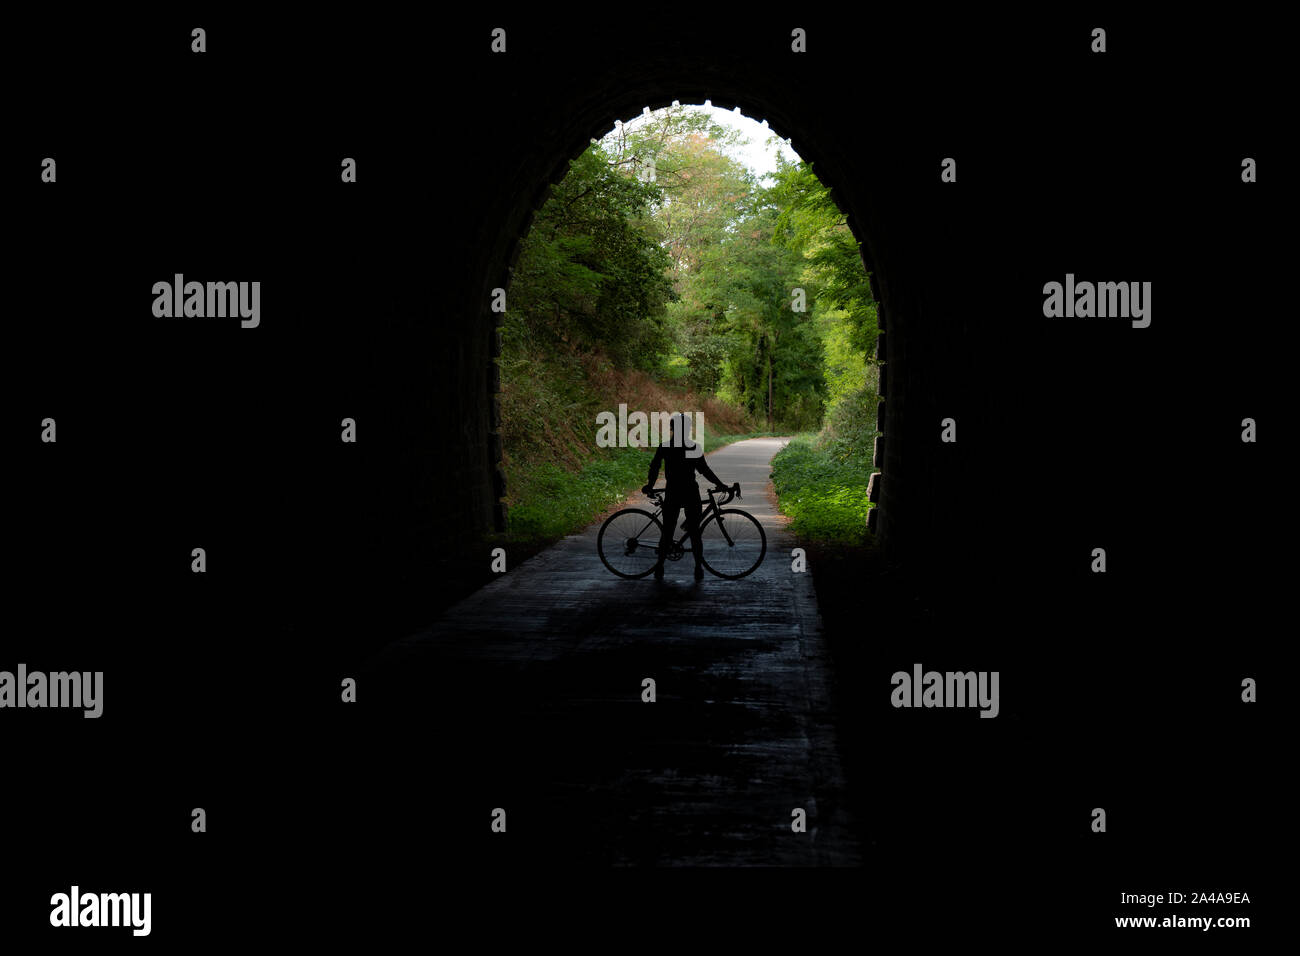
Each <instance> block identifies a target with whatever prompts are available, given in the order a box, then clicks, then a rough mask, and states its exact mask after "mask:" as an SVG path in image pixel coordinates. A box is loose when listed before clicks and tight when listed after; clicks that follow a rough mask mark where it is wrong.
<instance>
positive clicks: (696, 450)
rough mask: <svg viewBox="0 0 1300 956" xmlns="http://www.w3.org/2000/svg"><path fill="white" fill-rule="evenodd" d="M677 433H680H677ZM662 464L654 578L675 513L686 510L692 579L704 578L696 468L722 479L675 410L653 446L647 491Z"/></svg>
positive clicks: (717, 482)
mask: <svg viewBox="0 0 1300 956" xmlns="http://www.w3.org/2000/svg"><path fill="white" fill-rule="evenodd" d="M678 436H680V437H678ZM660 464H662V465H663V466H664V477H665V479H666V481H667V489H666V491H667V494H665V495H664V513H663V522H664V531H663V536H662V537H661V538H660V541H659V559H658V561H656V562H655V580H657V581H662V580H663V579H664V558H665V556H666V555H667V554H668V549H669V548H670V547H671V546H672V539H673V532H675V531H676V530H677V516H678V514H679V513H680V512H681V511H683V510H684V511H685V512H686V531H687V533H688V534H689V535H690V536H691V554H692V555H694V556H695V580H697V581H700V580H703V578H704V565H703V564H701V563H700V489H699V487H698V486H697V485H696V484H695V472H696V471H697V470H698V471H699V472H700V474H702V475H703V476H704V477H705V478H707V479H709V480H710V481H711V482H713V484H714V487H715V488H718V489H719V490H723V481H722V479H721V478H719V477H718V476H717V475H715V474H714V473H713V469H712V468H710V467H709V465H708V462H706V461H705V460H704V450H703V449H702V448H700V446H699V445H698V444H696V443H695V442H694V441H692V440H691V419H690V416H689V415H686V414H683V413H681V412H678V413H677V414H675V415H671V416H669V418H668V441H666V442H664V443H663V444H662V445H660V446H659V447H658V448H657V449H656V450H655V456H654V458H653V459H652V460H651V462H650V478H649V480H648V481H646V484H645V487H644V488H642V489H641V490H642V491H644V492H645V493H646V494H649V493H650V492H651V490H653V488H654V483H655V481H656V480H657V479H658V478H659V466H660Z"/></svg>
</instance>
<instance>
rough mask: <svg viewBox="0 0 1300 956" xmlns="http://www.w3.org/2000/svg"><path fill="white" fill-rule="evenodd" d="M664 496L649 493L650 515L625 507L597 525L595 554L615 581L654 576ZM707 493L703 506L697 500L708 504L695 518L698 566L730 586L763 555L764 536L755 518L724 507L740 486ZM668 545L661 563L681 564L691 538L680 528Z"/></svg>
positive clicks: (656, 491) (662, 492)
mask: <svg viewBox="0 0 1300 956" xmlns="http://www.w3.org/2000/svg"><path fill="white" fill-rule="evenodd" d="M665 492H666V489H663V488H655V489H654V490H652V491H651V492H650V497H651V498H652V499H654V502H655V507H654V511H653V512H650V511H647V510H646V509H644V508H624V509H623V510H622V511H616V512H614V513H613V514H612V515H610V516H609V517H608V518H606V519H605V523H604V524H603V525H601V526H600V534H598V535H597V536H596V551H597V553H598V554H599V555H600V560H601V561H603V562H604V563H605V567H607V568H609V569H610V570H611V571H613V572H614V573H615V574H617V575H618V576H619V577H621V578H643V577H645V576H646V575H647V574H650V573H651V572H653V571H654V569H655V564H656V563H657V562H658V560H659V548H660V545H661V542H662V540H663V521H662V520H661V519H662V515H663V508H664V495H665ZM707 494H708V499H707V501H705V500H704V499H701V501H700V504H701V505H704V504H707V505H708V507H706V508H704V510H703V511H702V512H701V514H700V548H701V551H702V553H701V554H700V562H701V563H702V564H703V565H704V566H705V567H706V568H708V569H709V571H711V572H712V573H713V574H716V575H717V576H718V577H720V578H727V579H728V580H731V581H735V580H737V579H739V578H743V577H744V576H745V575H747V574H752V573H753V572H754V570H755V569H756V568H757V567H758V566H759V565H760V564H762V563H763V555H765V554H767V535H766V534H764V532H763V526H762V525H761V524H759V523H758V519H757V518H755V517H754V516H753V515H752V514H750V513H749V512H748V511H742V510H740V509H739V508H724V507H723V505H726V504H728V503H730V502H731V500H732V499H733V498H739V497H741V495H740V482H736V483H735V484H734V485H732V486H731V487H730V488H710V489H709V490H708V492H707ZM715 495H718V496H719V498H715V497H714V496H715ZM722 495H726V497H725V498H722V497H721V496H722ZM674 530H675V529H674ZM669 541H670V544H669V547H668V553H667V554H666V555H664V557H665V559H666V560H668V561H680V560H681V558H682V555H684V554H688V553H690V551H691V548H690V547H689V541H690V534H689V533H688V532H687V531H686V530H685V529H684V528H683V530H682V536H681V537H680V538H678V539H677V540H676V541H673V540H672V539H671V538H670V539H669Z"/></svg>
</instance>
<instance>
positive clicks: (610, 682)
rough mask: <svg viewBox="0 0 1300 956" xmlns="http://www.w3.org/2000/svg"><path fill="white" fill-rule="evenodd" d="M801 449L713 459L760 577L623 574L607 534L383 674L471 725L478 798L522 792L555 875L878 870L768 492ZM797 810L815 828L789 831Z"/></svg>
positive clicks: (517, 578)
mask: <svg viewBox="0 0 1300 956" xmlns="http://www.w3.org/2000/svg"><path fill="white" fill-rule="evenodd" d="M785 443H786V440H785V439H778V438H757V439H750V440H747V441H743V442H738V443H736V444H734V445H730V446H727V447H725V448H722V449H719V450H718V451H716V452H714V453H711V454H709V455H708V456H707V457H708V461H709V464H710V465H711V466H712V467H713V469H714V471H715V472H717V474H718V475H719V477H721V478H722V479H723V480H724V481H726V482H727V483H731V482H733V481H739V482H740V485H741V492H742V496H743V497H742V499H741V500H740V501H737V502H735V503H734V505H733V506H738V507H741V508H744V509H745V510H747V511H750V512H751V513H752V514H754V515H755V517H757V518H758V519H759V520H760V521H761V522H762V524H763V526H764V530H765V531H766V534H767V541H768V550H767V555H766V557H765V558H764V561H763V564H762V565H761V566H760V567H759V569H758V570H757V571H756V572H754V573H753V574H751V575H750V576H749V577H747V578H744V579H742V580H740V581H726V580H723V579H721V578H717V577H714V576H713V575H707V576H706V578H705V580H704V581H702V582H700V583H698V584H697V583H696V582H695V581H694V580H693V579H692V577H691V571H692V564H691V561H690V558H689V556H687V557H686V558H684V559H683V560H681V561H679V562H669V563H668V573H667V575H666V580H665V581H664V582H663V583H659V582H656V581H655V580H654V579H653V578H652V577H647V578H644V579H641V580H636V581H629V580H625V579H622V578H618V577H616V576H614V575H613V574H611V573H610V572H609V571H608V570H607V569H606V568H605V567H604V565H603V564H602V563H601V561H600V559H599V557H598V556H597V554H596V534H597V532H598V531H599V528H600V522H599V521H598V522H596V523H594V524H592V525H591V526H590V527H589V528H587V529H586V530H584V531H583V532H581V533H580V534H576V535H572V536H570V537H567V538H565V539H564V540H562V541H560V542H559V543H558V544H556V545H555V546H553V547H552V548H550V549H548V550H546V551H544V552H541V553H539V554H537V555H536V556H534V557H532V558H530V559H529V560H527V561H525V562H523V563H521V564H520V565H519V566H518V567H514V568H511V569H509V571H508V572H507V573H506V574H503V575H502V576H501V578H500V579H499V580H497V581H494V582H493V583H492V584H490V585H489V586H487V587H485V588H483V589H482V590H480V591H478V592H476V593H475V594H473V595H472V596H470V597H469V598H467V599H466V600H464V601H462V602H461V603H460V604H458V605H456V606H455V607H453V608H451V609H450V610H449V611H448V612H447V613H446V614H445V615H444V616H443V617H442V618H441V619H440V620H439V621H438V622H437V623H436V624H435V625H434V626H433V627H432V628H431V629H430V630H428V631H425V632H422V633H418V634H415V635H412V636H411V637H409V638H407V639H405V640H403V641H400V642H398V643H396V644H394V645H392V646H391V647H390V648H388V649H387V650H386V651H385V653H384V654H383V655H382V657H381V659H380V662H381V663H380V664H379V665H377V669H376V671H375V673H374V674H373V675H372V680H373V679H374V678H378V679H379V680H381V681H386V682H388V683H389V686H388V688H387V689H386V690H385V691H384V693H385V694H386V695H405V698H404V699H405V702H406V704H407V705H408V706H409V707H410V708H411V711H412V712H413V713H419V714H423V715H425V716H424V717H422V718H420V719H421V720H427V721H428V725H427V726H428V729H429V731H430V732H431V733H432V732H434V731H436V732H437V733H438V734H441V738H440V739H442V740H445V739H446V738H447V737H448V731H449V730H453V729H454V735H455V739H456V740H457V745H456V747H454V748H453V750H452V751H451V752H450V755H449V751H447V749H446V747H445V745H441V744H440V751H439V752H440V754H441V755H442V756H443V757H444V758H445V759H447V761H448V762H449V763H450V764H454V765H455V766H456V767H457V768H460V771H459V772H460V773H461V774H462V779H463V781H464V785H465V786H466V787H469V788H471V789H472V790H474V792H475V793H480V792H481V793H482V798H483V799H484V800H485V801H490V802H492V804H493V805H494V806H495V805H498V804H499V805H501V806H505V802H506V798H505V797H504V796H502V794H509V795H510V797H509V799H510V800H512V801H514V804H513V807H512V810H511V811H510V812H512V813H513V816H512V817H511V818H510V825H509V828H508V831H507V832H508V833H510V834H511V839H512V840H516V842H517V845H519V846H524V845H530V846H531V847H532V848H533V850H534V851H535V852H537V853H542V852H544V853H546V854H548V855H550V856H551V857H553V862H555V863H563V862H589V863H603V864H615V865H617V864H654V865H668V864H672V865H714V864H717V865H835V864H858V863H860V862H861V846H860V844H859V841H858V839H857V837H856V836H855V834H856V832H857V828H856V827H855V826H854V821H852V820H851V819H850V818H849V808H848V802H847V799H846V795H845V792H844V787H845V784H844V778H843V774H842V771H841V767H840V760H839V754H838V751H837V747H836V736H835V730H834V726H833V724H832V719H831V713H830V705H829V697H828V694H829V682H830V674H829V672H828V662H827V658H826V656H825V647H824V645H823V639H822V634H821V623H820V618H819V616H818V613H817V606H816V598H815V596H814V592H813V587H812V581H811V578H810V575H809V574H808V573H799V574H796V573H792V571H791V549H792V548H793V547H794V544H793V541H792V540H791V538H790V536H789V534H788V533H787V532H786V530H785V519H784V518H783V517H782V516H781V515H779V514H778V513H777V512H776V509H775V507H774V504H773V497H772V495H771V484H770V482H769V480H768V476H769V473H770V463H771V460H772V457H773V455H775V454H776V452H777V451H778V450H779V449H780V448H782V447H784V445H785ZM647 462H648V457H647ZM701 488H703V483H702V484H701ZM643 501H644V497H643V496H642V495H641V494H640V493H639V492H638V493H637V494H635V495H634V496H633V498H632V499H631V502H629V503H637V502H643ZM645 677H652V678H654V680H655V682H656V685H657V701H656V702H655V703H644V702H642V700H641V690H642V683H641V682H642V679H643V678H645ZM437 689H440V690H437ZM435 690H437V693H434V691H435ZM435 697H436V701H434V702H433V703H432V704H431V708H432V709H429V708H426V707H425V706H424V705H423V703H421V705H420V706H419V707H418V708H416V707H415V699H420V700H428V699H430V698H435ZM371 699H372V700H373V699H374V698H373V696H372V697H371ZM438 702H441V705H439V703H438ZM489 754H490V755H491V756H489ZM454 772H456V771H453V773H454ZM449 806H450V804H449ZM796 807H801V808H803V809H804V810H805V811H806V812H807V819H808V832H807V833H803V834H797V833H793V832H792V831H791V826H790V821H791V818H792V816H791V812H792V810H793V809H794V808H796ZM541 808H545V812H544V813H543V812H540V811H541ZM559 821H564V822H563V823H562V824H561V823H560V822H559ZM561 829H562V830H563V835H561V834H560V830H561ZM543 831H546V832H545V833H543ZM520 833H523V834H524V836H519V837H517V836H516V834H520Z"/></svg>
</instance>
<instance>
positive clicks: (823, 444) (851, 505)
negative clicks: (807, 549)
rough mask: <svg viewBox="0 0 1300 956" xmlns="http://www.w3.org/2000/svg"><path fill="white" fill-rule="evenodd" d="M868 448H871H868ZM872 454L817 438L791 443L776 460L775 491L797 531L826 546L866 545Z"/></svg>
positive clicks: (773, 479)
mask: <svg viewBox="0 0 1300 956" xmlns="http://www.w3.org/2000/svg"><path fill="white" fill-rule="evenodd" d="M863 444H864V445H865V443H863ZM872 470H873V469H872V467H871V453H870V451H868V450H865V449H863V448H859V447H855V446H852V445H846V443H845V442H843V441H836V440H829V441H819V440H818V439H817V438H816V437H815V436H812V435H798V436H796V437H795V438H793V439H791V441H790V443H789V444H788V445H786V447H785V448H783V449H782V450H781V451H780V452H778V453H777V456H776V457H775V458H774V459H773V460H772V485H773V487H774V488H775V489H776V494H777V498H778V500H779V501H780V507H781V511H782V512H783V513H785V514H786V515H789V517H790V523H791V529H792V530H793V531H794V533H795V534H796V535H797V536H799V537H801V538H804V539H807V540H810V541H815V542H819V543H824V544H850V545H856V544H866V543H867V542H868V539H869V536H868V534H867V511H869V510H870V509H871V508H872V507H874V506H873V505H872V504H871V502H869V501H868V500H867V482H868V480H869V479H870V476H871V472H872Z"/></svg>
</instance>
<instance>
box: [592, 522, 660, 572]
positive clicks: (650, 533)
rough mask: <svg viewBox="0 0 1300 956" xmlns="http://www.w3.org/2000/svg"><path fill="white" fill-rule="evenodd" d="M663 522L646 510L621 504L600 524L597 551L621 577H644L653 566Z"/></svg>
mask: <svg viewBox="0 0 1300 956" xmlns="http://www.w3.org/2000/svg"><path fill="white" fill-rule="evenodd" d="M663 533H664V529H663V525H661V524H660V523H659V519H658V518H656V517H655V516H654V515H652V514H651V513H650V512H648V511H642V510H641V509H640V508H624V509H623V510H622V511H615V512H614V513H613V514H612V515H610V516H609V517H608V518H606V519H605V523H604V524H603V525H601V526H600V534H598V535H596V552H597V553H598V554H599V555H600V560H601V561H603V562H604V563H605V567H607V568H609V569H610V570H611V571H613V572H614V573H615V574H617V575H618V576H619V577H620V578H643V577H645V576H646V575H647V574H649V573H650V572H651V571H653V570H654V569H655V561H657V560H658V557H659V555H658V548H659V542H660V540H661V539H662V538H663Z"/></svg>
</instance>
